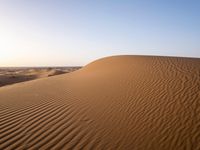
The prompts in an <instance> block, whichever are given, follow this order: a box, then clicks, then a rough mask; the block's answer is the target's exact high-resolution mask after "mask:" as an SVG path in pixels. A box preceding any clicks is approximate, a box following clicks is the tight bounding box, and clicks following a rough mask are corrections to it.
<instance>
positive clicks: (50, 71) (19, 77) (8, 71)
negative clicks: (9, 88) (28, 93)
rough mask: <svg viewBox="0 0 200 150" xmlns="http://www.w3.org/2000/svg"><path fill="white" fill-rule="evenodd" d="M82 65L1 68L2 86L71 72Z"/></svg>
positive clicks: (0, 81)
mask: <svg viewBox="0 0 200 150" xmlns="http://www.w3.org/2000/svg"><path fill="white" fill-rule="evenodd" d="M79 68H80V67H60V68H56V67H52V68H49V67H43V68H20V67H19V68H14V67H12V68H0V87H1V86H5V85H10V84H14V83H19V82H24V81H29V80H34V79H39V78H44V77H50V76H55V75H59V74H64V73H69V72H72V71H75V70H77V69H79Z"/></svg>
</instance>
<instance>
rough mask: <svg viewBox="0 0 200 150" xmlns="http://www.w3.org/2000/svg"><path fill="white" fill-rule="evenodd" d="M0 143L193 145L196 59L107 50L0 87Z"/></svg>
mask: <svg viewBox="0 0 200 150" xmlns="http://www.w3.org/2000/svg"><path fill="white" fill-rule="evenodd" d="M0 149H1V150H4V149H5V150H18V149H19V150H26V149H30V150H40V149H41V150H49V149H52V150H61V149H63V150H74V149H75V150H82V149H83V150H129V149H130V150H186V149H188V150H199V149H200V59H195V58H175V57H173V58H172V57H154V56H151V57H150V56H113V57H108V58H103V59H100V60H97V61H95V62H92V63H90V64H89V65H87V66H85V67H84V68H82V69H80V70H78V71H75V72H72V73H69V74H64V75H59V76H54V77H50V78H45V79H39V80H34V81H29V82H26V83H19V84H15V85H11V86H5V87H1V88H0Z"/></svg>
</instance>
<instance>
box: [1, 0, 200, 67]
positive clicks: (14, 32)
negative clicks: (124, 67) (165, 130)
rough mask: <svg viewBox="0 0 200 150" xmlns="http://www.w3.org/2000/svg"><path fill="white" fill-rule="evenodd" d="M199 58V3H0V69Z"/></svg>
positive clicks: (138, 0) (20, 0) (95, 0)
mask: <svg viewBox="0 0 200 150" xmlns="http://www.w3.org/2000/svg"><path fill="white" fill-rule="evenodd" d="M123 54H129V55H167V56H183V57H200V1H199V0H101V1H100V0H0V67H3V66H5V67H7V66H74V65H85V64H87V63H89V62H91V61H93V60H95V59H98V58H101V57H105V56H110V55H123Z"/></svg>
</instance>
